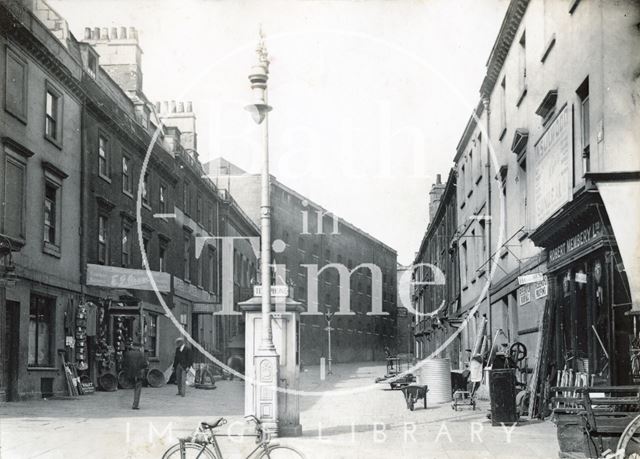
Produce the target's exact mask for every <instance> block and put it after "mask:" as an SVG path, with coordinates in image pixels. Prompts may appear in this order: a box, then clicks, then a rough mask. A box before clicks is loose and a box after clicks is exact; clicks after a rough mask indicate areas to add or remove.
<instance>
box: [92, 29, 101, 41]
mask: <svg viewBox="0 0 640 459" xmlns="http://www.w3.org/2000/svg"><path fill="white" fill-rule="evenodd" d="M91 38H93V39H94V40H100V27H94V28H93V36H92V37H91Z"/></svg>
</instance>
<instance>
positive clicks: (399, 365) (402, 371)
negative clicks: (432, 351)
mask: <svg viewBox="0 0 640 459" xmlns="http://www.w3.org/2000/svg"><path fill="white" fill-rule="evenodd" d="M411 362H412V359H411V357H410V355H408V354H400V355H397V356H395V357H391V356H387V373H386V374H385V375H384V376H383V377H380V378H376V380H375V382H376V383H389V386H390V387H391V389H400V388H402V387H406V386H408V385H409V384H411V383H413V382H415V380H416V378H415V376H414V375H413V374H411V373H408V371H409V369H410V368H411Z"/></svg>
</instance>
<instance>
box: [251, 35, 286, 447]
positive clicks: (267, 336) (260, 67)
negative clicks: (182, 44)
mask: <svg viewBox="0 0 640 459" xmlns="http://www.w3.org/2000/svg"><path fill="white" fill-rule="evenodd" d="M256 52H257V55H258V62H257V64H256V65H254V66H253V67H252V68H251V73H250V75H249V81H250V82H251V90H252V91H253V96H254V103H253V104H250V105H248V106H247V107H245V109H246V110H247V111H249V112H250V113H251V117H252V118H253V120H254V121H255V122H256V124H258V125H261V126H262V136H263V151H262V154H263V157H262V180H261V205H260V245H261V255H260V275H261V280H262V282H261V284H262V303H261V304H262V309H261V312H262V339H261V341H260V347H259V349H258V350H257V352H256V354H255V356H254V368H255V375H254V377H255V382H254V384H253V390H254V400H255V402H256V406H255V413H256V416H257V417H258V418H259V419H260V420H261V421H262V423H263V425H264V426H265V428H266V429H267V430H269V431H271V432H272V433H276V434H277V431H278V392H277V388H278V375H279V371H278V353H277V352H276V348H275V346H274V344H273V330H272V326H271V202H270V192H271V183H270V175H269V123H268V118H267V114H268V113H269V112H270V111H271V110H272V108H271V107H270V106H269V105H268V104H267V80H268V79H269V55H268V53H267V49H266V47H265V44H264V35H263V33H262V29H260V40H259V42H258V48H257V49H256Z"/></svg>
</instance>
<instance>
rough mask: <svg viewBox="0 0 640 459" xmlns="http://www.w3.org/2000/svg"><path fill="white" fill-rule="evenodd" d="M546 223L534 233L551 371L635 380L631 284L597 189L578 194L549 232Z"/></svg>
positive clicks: (616, 381) (599, 381)
mask: <svg viewBox="0 0 640 459" xmlns="http://www.w3.org/2000/svg"><path fill="white" fill-rule="evenodd" d="M545 226H546V228H543V231H540V232H538V234H537V235H535V236H537V238H538V241H536V242H537V244H538V245H541V246H543V247H545V248H546V249H547V254H548V262H547V279H548V282H549V300H550V303H549V307H550V321H549V332H550V341H549V348H548V349H549V353H548V359H549V362H548V364H549V366H548V371H549V374H550V375H553V374H555V372H557V371H566V370H572V371H573V374H578V373H579V374H583V375H586V378H587V380H586V381H585V382H586V384H587V385H625V384H632V383H634V382H635V383H638V382H640V380H639V379H638V377H639V376H640V375H638V374H634V371H632V361H633V355H634V330H633V321H632V318H631V316H630V315H629V311H630V310H631V296H630V290H629V283H628V281H627V276H626V272H625V268H624V264H623V262H622V258H621V255H620V252H619V248H618V244H617V241H616V238H615V235H614V233H613V229H612V227H611V224H610V221H609V218H608V215H607V211H606V208H605V206H604V204H603V203H602V201H601V199H600V196H599V194H598V193H597V192H593V191H592V192H587V193H583V194H582V195H581V196H579V197H578V198H577V199H576V200H574V201H573V202H572V203H571V204H570V205H569V206H568V207H567V209H565V212H563V217H562V218H560V219H558V220H556V221H555V222H554V224H553V226H552V227H553V230H551V227H550V226H549V225H545ZM636 373H637V372H636Z"/></svg>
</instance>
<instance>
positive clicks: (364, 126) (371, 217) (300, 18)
mask: <svg viewBox="0 0 640 459" xmlns="http://www.w3.org/2000/svg"><path fill="white" fill-rule="evenodd" d="M49 3H50V4H51V6H52V7H53V8H54V9H56V10H57V11H58V12H59V13H61V14H62V15H63V16H64V17H65V18H66V19H67V21H68V24H69V28H70V29H71V31H72V32H73V33H74V35H75V36H76V38H78V39H79V40H81V39H82V37H83V36H84V35H83V30H84V27H85V26H86V27H115V26H127V27H136V28H137V29H138V34H139V41H140V46H141V48H142V50H143V53H144V54H143V57H142V69H143V73H144V92H145V94H146V95H147V97H148V98H149V99H150V100H152V101H161V100H176V101H178V100H183V101H188V100H189V101H193V107H194V111H195V112H196V116H197V131H198V152H199V154H200V159H201V161H202V162H206V161H208V160H210V159H214V158H217V157H219V156H223V157H225V158H227V159H228V160H230V161H231V162H233V163H235V164H236V165H238V166H239V167H241V168H243V169H245V170H246V171H248V172H252V173H257V172H260V156H261V154H262V153H261V152H262V150H261V148H262V146H261V145H262V144H261V141H260V139H261V137H260V128H259V127H258V126H256V125H255V123H254V122H253V121H252V120H251V118H250V115H249V114H248V113H247V112H246V111H245V110H244V109H243V107H244V106H246V105H247V104H249V103H251V102H252V95H251V90H250V86H249V81H248V75H249V71H250V69H251V66H252V65H253V64H254V63H255V62H256V56H255V48H256V42H257V38H258V30H259V27H260V25H262V29H263V31H264V34H265V36H266V46H267V49H268V52H269V55H270V61H271V64H270V75H269V104H270V105H272V106H273V111H272V112H271V114H270V115H269V148H270V157H271V173H272V174H273V175H274V176H276V177H277V178H278V180H279V181H281V182H282V183H284V184H285V185H287V186H289V187H290V188H293V189H295V190H296V191H298V192H299V193H301V194H303V195H305V196H307V197H308V198H309V199H311V200H312V201H313V202H316V203H318V204H320V205H321V206H323V207H325V208H326V209H328V210H330V211H331V212H333V213H334V214H335V215H337V216H339V217H340V218H343V219H345V220H347V221H348V222H350V223H352V224H354V225H356V226H358V227H360V228H361V229H363V230H364V231H366V232H367V233H369V234H371V235H373V236H374V237H376V238H378V239H380V240H381V241H382V242H384V243H385V244H387V245H389V246H391V247H392V248H394V249H396V250H397V251H398V262H400V263H402V264H409V263H411V261H412V260H413V257H414V255H415V252H416V251H417V250H418V248H419V244H420V241H421V239H422V236H423V235H424V232H425V230H426V228H427V225H428V222H429V216H428V200H429V194H428V193H429V190H430V188H431V184H432V183H433V182H434V181H435V180H436V174H441V175H442V178H443V180H446V177H447V175H448V173H449V170H450V168H451V166H452V164H453V163H452V161H453V157H454V155H455V147H456V145H457V143H458V141H459V139H460V137H461V135H462V131H463V129H464V127H465V125H466V123H467V121H468V119H469V117H470V115H471V112H472V110H473V108H474V107H475V105H476V104H477V102H478V98H479V94H478V90H479V88H480V84H481V82H482V79H483V77H484V74H485V69H486V67H485V65H486V61H487V59H488V57H489V53H490V51H491V48H492V46H493V43H494V41H495V38H496V36H497V33H498V30H499V28H500V24H501V22H502V19H503V17H504V14H505V12H506V9H507V6H508V1H507V0H480V1H479V0H368V1H364V0H269V1H266V0H253V1H249V0H234V1H232V0H154V1H150V0H135V1H134V0H129V1H125V0H110V1H106V0H49Z"/></svg>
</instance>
